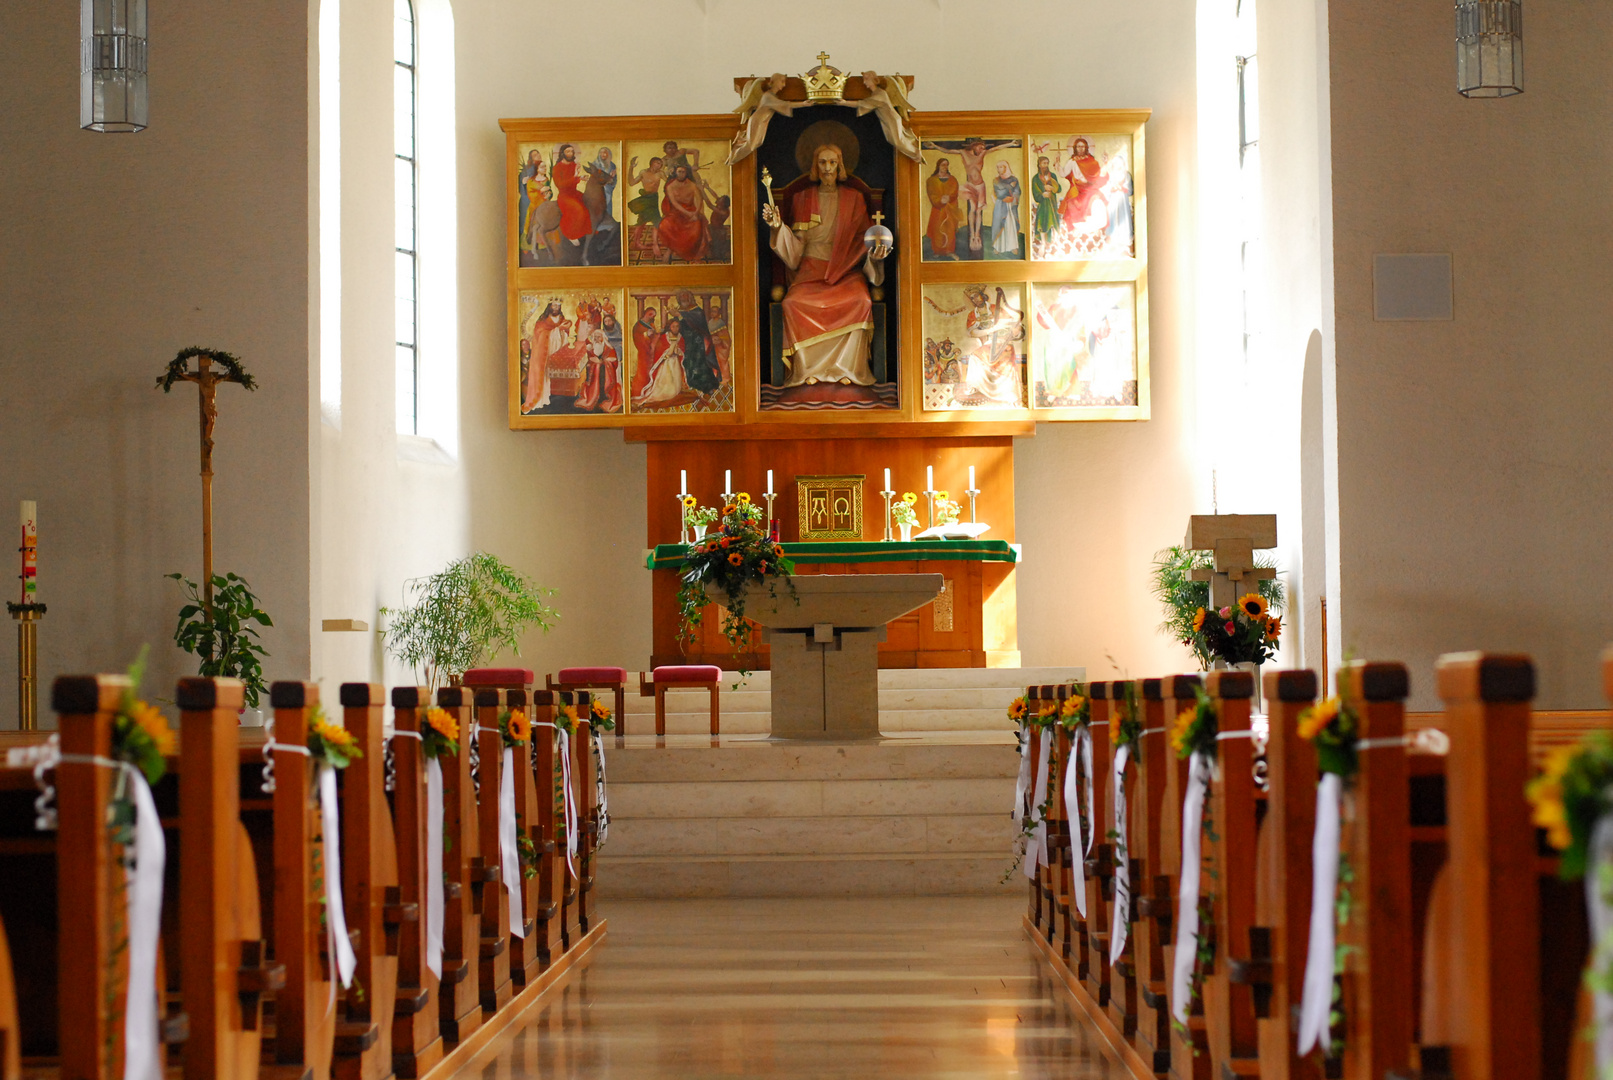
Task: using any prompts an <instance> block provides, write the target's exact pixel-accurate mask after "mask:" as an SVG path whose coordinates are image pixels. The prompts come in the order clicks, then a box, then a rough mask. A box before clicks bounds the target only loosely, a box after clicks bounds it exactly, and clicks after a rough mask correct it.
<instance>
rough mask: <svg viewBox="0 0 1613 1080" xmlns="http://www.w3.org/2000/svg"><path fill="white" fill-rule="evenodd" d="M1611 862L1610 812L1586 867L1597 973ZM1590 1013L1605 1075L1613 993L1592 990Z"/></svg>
mask: <svg viewBox="0 0 1613 1080" xmlns="http://www.w3.org/2000/svg"><path fill="white" fill-rule="evenodd" d="M1609 862H1613V814H1603V815H1602V816H1601V818H1599V819H1598V820H1597V822H1596V827H1595V828H1594V829H1592V830H1591V842H1590V850H1589V852H1588V853H1587V858H1586V863H1587V867H1586V870H1585V907H1586V909H1587V910H1588V911H1589V912H1590V924H1591V956H1592V962H1593V963H1595V964H1596V968H1597V973H1598V974H1601V973H1602V972H1603V971H1605V970H1606V969H1605V966H1604V965H1605V964H1606V960H1605V958H1604V957H1603V956H1602V955H1601V952H1602V950H1601V945H1602V940H1603V935H1605V934H1606V933H1607V932H1608V929H1609V927H1613V904H1610V903H1609V899H1610V897H1609V894H1608V893H1607V892H1606V891H1605V890H1604V889H1603V887H1602V882H1603V876H1602V873H1603V868H1604V867H1605V866H1607V865H1608V863H1609ZM1591 1015H1592V1018H1593V1020H1594V1022H1595V1025H1596V1075H1597V1076H1607V1075H1608V1068H1609V1066H1610V1065H1613V994H1609V993H1608V992H1607V991H1606V990H1595V991H1593V992H1592V994H1591Z"/></svg>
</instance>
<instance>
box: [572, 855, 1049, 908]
mask: <svg viewBox="0 0 1613 1080" xmlns="http://www.w3.org/2000/svg"><path fill="white" fill-rule="evenodd" d="M1007 868H1008V860H1007V858H1006V857H1005V856H1003V855H1000V854H981V855H944V854H938V855H915V856H902V857H891V856H887V855H868V856H845V855H842V856H836V857H834V858H809V857H807V858H803V857H789V858H774V857H766V856H755V857H744V856H732V857H728V858H720V859H698V858H677V857H666V858H652V857H640V858H622V859H616V860H612V861H610V862H608V863H607V862H606V861H605V859H604V857H603V856H602V857H601V859H600V867H599V872H598V875H597V876H596V877H595V879H594V893H595V895H596V896H598V897H600V898H601V899H606V900H610V899H621V900H639V899H643V900H649V899H674V898H676V899H693V898H714V897H746V898H761V897H847V896H858V897H862V896H999V895H1019V894H1022V893H1023V892H1024V891H1025V879H1024V878H1023V877H1020V876H1019V875H1018V874H1005V870H1007ZM1005 877H1006V878H1007V880H1006V881H1005V880H1003V879H1004V878H1005Z"/></svg>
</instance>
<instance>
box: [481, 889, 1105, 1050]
mask: <svg viewBox="0 0 1613 1080" xmlns="http://www.w3.org/2000/svg"><path fill="white" fill-rule="evenodd" d="M1024 907H1025V901H1024V898H1023V897H1022V896H1017V895H1016V896H1013V897H1008V898H984V897H929V898H921V899H871V898H870V899H852V900H838V899H836V900H818V899H813V900H793V899H792V900H750V899H725V900H637V901H629V900H615V901H610V902H608V903H606V904H604V905H602V907H601V911H600V914H601V916H602V917H604V918H606V919H607V920H608V921H609V928H608V931H607V937H606V939H605V941H604V942H602V943H601V945H600V947H599V948H597V949H595V950H594V951H593V952H592V953H591V954H590V956H589V958H588V960H587V966H586V967H585V968H584V969H582V970H581V971H579V972H577V973H575V974H574V975H572V976H571V977H570V979H569V980H568V984H569V985H567V986H566V987H565V988H564V989H563V990H561V991H560V992H559V993H556V994H555V995H554V996H553V1000H552V1001H550V1002H548V1003H546V1004H545V1005H543V1006H542V1007H541V1009H540V1011H536V1012H534V1013H533V1014H532V1015H531V1016H529V1017H527V1018H526V1019H525V1020H524V1021H523V1022H521V1023H520V1024H519V1026H518V1027H517V1028H516V1029H515V1030H514V1031H513V1032H512V1033H511V1034H509V1035H506V1036H504V1037H503V1038H501V1039H500V1040H498V1041H497V1042H495V1043H494V1044H493V1045H491V1046H490V1047H489V1048H488V1050H487V1051H486V1052H485V1053H484V1054H483V1055H481V1057H480V1058H479V1059H478V1060H477V1061H476V1062H475V1063H474V1064H472V1065H471V1066H470V1067H469V1068H467V1069H466V1070H465V1071H464V1072H463V1073H462V1074H461V1075H462V1076H469V1075H472V1074H479V1075H481V1076H485V1077H499V1078H503V1077H538V1076H543V1077H550V1076H565V1077H590V1078H591V1077H609V1078H627V1077H633V1078H637V1077H697V1076H698V1077H712V1076H725V1077H808V1076H810V1077H825V1078H828V1077H848V1078H850V1077H857V1078H859V1080H862V1078H866V1077H892V1076H902V1077H911V1076H921V1077H959V1078H963V1077H1009V1076H1014V1077H1049V1078H1051V1077H1058V1078H1076V1080H1087V1078H1091V1080H1103V1078H1107V1077H1110V1076H1119V1075H1120V1073H1119V1072H1118V1071H1117V1070H1115V1069H1114V1068H1113V1067H1112V1066H1111V1065H1110V1064H1109V1063H1108V1062H1107V1061H1106V1060H1104V1059H1103V1058H1102V1057H1101V1056H1099V1051H1098V1049H1097V1047H1098V1045H1099V1044H1098V1041H1097V1040H1096V1039H1094V1038H1092V1037H1091V1035H1090V1033H1089V1031H1088V1030H1087V1029H1086V1027H1085V1026H1084V1022H1083V1021H1082V1020H1080V1019H1079V1015H1080V1014H1079V1012H1078V1010H1076V1008H1075V1006H1074V1003H1073V1002H1072V1001H1071V1000H1070V998H1069V996H1068V994H1067V993H1066V992H1065V991H1064V990H1063V988H1062V987H1060V986H1058V985H1056V984H1055V983H1054V982H1053V981H1052V980H1051V978H1050V977H1049V975H1048V973H1047V967H1046V965H1045V964H1042V963H1040V962H1039V960H1038V958H1037V953H1036V952H1035V949H1034V947H1033V946H1032V945H1031V943H1030V942H1029V941H1028V940H1026V938H1025V936H1024V932H1023V931H1022V930H1021V929H1020V919H1021V916H1022V914H1023V911H1024Z"/></svg>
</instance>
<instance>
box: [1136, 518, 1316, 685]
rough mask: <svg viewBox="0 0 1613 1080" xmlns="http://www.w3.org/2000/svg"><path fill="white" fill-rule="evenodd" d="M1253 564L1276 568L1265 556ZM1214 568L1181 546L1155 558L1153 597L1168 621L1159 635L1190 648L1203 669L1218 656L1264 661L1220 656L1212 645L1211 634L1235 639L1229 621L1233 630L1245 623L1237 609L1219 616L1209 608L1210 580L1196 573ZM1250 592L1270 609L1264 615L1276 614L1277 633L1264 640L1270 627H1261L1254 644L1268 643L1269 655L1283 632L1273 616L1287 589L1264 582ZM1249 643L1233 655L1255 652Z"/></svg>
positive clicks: (1238, 660)
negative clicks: (1239, 619)
mask: <svg viewBox="0 0 1613 1080" xmlns="http://www.w3.org/2000/svg"><path fill="white" fill-rule="evenodd" d="M1255 563H1256V565H1258V566H1262V567H1269V566H1272V565H1274V564H1273V562H1272V560H1271V558H1270V556H1269V555H1267V554H1266V553H1264V552H1262V553H1260V554H1258V555H1256V556H1255ZM1213 564H1214V558H1213V556H1212V555H1211V554H1210V553H1209V552H1208V551H1192V550H1189V549H1187V548H1184V547H1181V546H1177V547H1169V548H1166V549H1165V550H1164V551H1161V552H1159V553H1158V554H1157V555H1155V556H1154V566H1153V570H1152V572H1151V575H1150V576H1151V577H1152V579H1153V586H1154V595H1155V597H1157V598H1158V600H1159V602H1160V603H1161V604H1162V605H1163V606H1164V608H1165V616H1166V617H1165V621H1164V622H1162V623H1160V624H1159V629H1160V632H1161V633H1164V634H1168V635H1170V637H1171V638H1173V639H1174V640H1176V641H1179V642H1181V643H1182V644H1183V645H1186V646H1188V647H1189V648H1190V649H1192V650H1193V653H1194V655H1196V656H1197V657H1198V659H1199V665H1200V666H1201V667H1203V668H1205V669H1206V670H1208V669H1209V667H1210V663H1211V661H1213V660H1215V659H1216V658H1217V657H1219V658H1220V659H1222V660H1225V661H1227V662H1228V663H1244V662H1248V661H1253V662H1255V663H1260V662H1261V661H1260V659H1258V658H1256V657H1253V656H1248V655H1239V656H1237V657H1231V656H1225V655H1222V654H1221V653H1219V652H1217V651H1216V650H1215V648H1214V647H1213V646H1212V645H1211V642H1210V638H1211V637H1212V636H1214V637H1216V638H1217V639H1218V640H1219V638H1226V637H1230V636H1233V632H1232V631H1228V630H1227V629H1226V623H1227V622H1231V623H1233V626H1234V628H1238V627H1239V626H1240V625H1241V624H1240V623H1239V621H1238V619H1237V618H1236V616H1237V611H1236V610H1235V609H1234V608H1232V607H1228V608H1224V609H1222V611H1220V612H1217V611H1215V610H1213V609H1211V607H1210V583H1209V581H1208V580H1204V581H1195V580H1194V578H1193V574H1194V572H1195V571H1200V570H1209V569H1210V568H1211V567H1212V566H1213ZM1251 592H1253V593H1254V594H1255V595H1257V596H1259V597H1260V598H1261V599H1262V600H1263V601H1265V604H1266V606H1265V608H1263V609H1262V615H1266V614H1268V613H1269V614H1271V615H1272V616H1273V618H1272V622H1273V624H1274V625H1273V626H1272V627H1271V629H1273V631H1274V632H1273V634H1272V635H1271V637H1270V638H1269V639H1267V638H1266V637H1265V636H1264V631H1265V629H1266V627H1264V626H1263V627H1261V636H1260V638H1259V640H1257V641H1255V642H1253V644H1256V645H1264V644H1265V643H1266V642H1267V641H1268V640H1269V642H1270V649H1269V650H1267V655H1269V654H1270V653H1272V652H1275V651H1276V642H1277V639H1278V637H1279V636H1280V635H1281V633H1282V623H1281V621H1280V620H1277V619H1275V613H1277V612H1279V611H1281V610H1282V609H1283V602H1284V600H1285V599H1286V597H1285V595H1284V589H1283V585H1282V582H1281V581H1280V580H1278V579H1277V578H1261V579H1259V580H1258V581H1256V582H1255V587H1254V588H1253V589H1252V590H1251ZM1241 604H1242V601H1239V605H1240V606H1241ZM1217 631H1219V634H1217ZM1245 636H1246V637H1252V636H1253V635H1252V634H1246V635H1245ZM1247 644H1248V643H1247V642H1246V643H1245V645H1244V646H1241V647H1239V648H1236V649H1234V650H1232V651H1235V652H1239V653H1248V652H1250V651H1252V650H1251V649H1249V648H1248V647H1247Z"/></svg>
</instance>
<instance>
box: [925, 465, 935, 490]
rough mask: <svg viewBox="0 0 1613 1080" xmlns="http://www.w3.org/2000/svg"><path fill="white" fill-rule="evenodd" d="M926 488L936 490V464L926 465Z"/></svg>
mask: <svg viewBox="0 0 1613 1080" xmlns="http://www.w3.org/2000/svg"><path fill="white" fill-rule="evenodd" d="M924 490H925V491H934V490H935V466H934V465H926V466H924Z"/></svg>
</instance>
